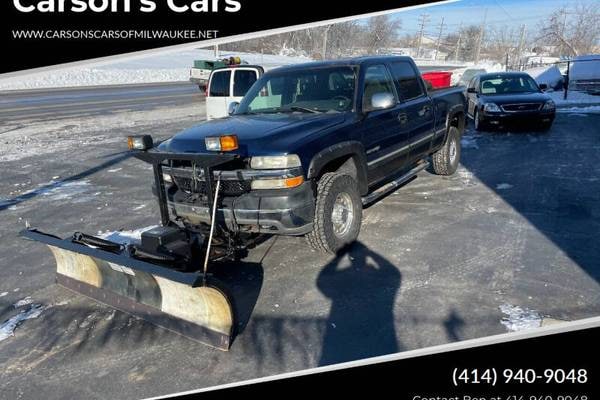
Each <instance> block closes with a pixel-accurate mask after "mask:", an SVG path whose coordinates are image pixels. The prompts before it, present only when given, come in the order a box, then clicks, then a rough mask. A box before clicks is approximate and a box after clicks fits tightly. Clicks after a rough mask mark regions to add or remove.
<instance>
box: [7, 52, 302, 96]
mask: <svg viewBox="0 0 600 400" xmlns="http://www.w3.org/2000/svg"><path fill="white" fill-rule="evenodd" d="M286 52H287V53H289V54H281V55H271V54H254V53H243V52H220V54H219V58H228V57H231V56H239V57H240V58H241V59H242V60H243V61H245V62H247V63H249V64H258V65H262V66H263V67H265V69H266V70H268V69H272V68H275V67H278V66H282V65H288V64H294V63H300V62H307V61H310V58H308V57H306V56H305V55H302V54H295V53H297V52H295V51H293V49H287V50H286ZM286 52H284V53H286ZM200 59H207V60H214V59H215V55H214V51H213V50H205V49H204V50H203V49H194V50H183V51H179V52H175V53H167V54H158V55H153V56H147V57H140V58H137V59H133V60H128V61H122V62H113V63H110V64H103V65H96V66H92V67H75V68H68V69H60V70H56V71H51V72H44V73H38V74H31V75H26V76H22V77H15V78H6V79H0V90H21V89H34V88H51V87H73V86H95V85H123V84H132V83H155V82H178V81H187V80H188V79H189V77H190V68H191V67H192V65H193V63H194V60H200Z"/></svg>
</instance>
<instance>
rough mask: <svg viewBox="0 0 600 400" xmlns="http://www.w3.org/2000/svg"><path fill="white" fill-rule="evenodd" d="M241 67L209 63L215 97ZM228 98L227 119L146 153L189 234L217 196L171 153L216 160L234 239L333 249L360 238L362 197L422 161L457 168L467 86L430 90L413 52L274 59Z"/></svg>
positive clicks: (204, 220) (223, 216)
mask: <svg viewBox="0 0 600 400" xmlns="http://www.w3.org/2000/svg"><path fill="white" fill-rule="evenodd" d="M239 71H245V72H246V70H242V69H237V68H234V69H224V70H221V71H214V72H213V74H212V77H211V81H212V85H213V87H212V89H211V90H215V91H217V85H216V82H217V79H218V80H219V82H223V83H222V84H219V85H218V87H219V88H220V89H219V90H218V93H219V94H222V95H227V94H229V95H231V94H234V95H235V94H236V92H235V82H234V81H232V80H231V79H232V78H231V77H232V76H235V74H236V73H238V72H239ZM250 72H251V71H248V73H250ZM254 72H257V71H254ZM222 97H225V96H222ZM208 99H210V96H209V98H208ZM231 104H232V105H231V106H230V111H231V116H228V117H225V118H221V119H215V120H212V121H208V122H204V123H201V124H199V125H196V126H194V127H192V128H190V129H187V130H186V131H184V132H182V133H179V134H177V135H175V136H174V137H172V138H171V139H168V140H166V141H165V142H163V143H161V144H160V145H159V146H158V147H157V148H156V149H152V150H148V152H149V153H152V154H151V155H153V156H155V157H160V158H161V159H164V160H165V163H166V164H165V165H163V168H162V171H163V173H164V182H165V184H166V185H167V187H166V195H167V198H166V201H167V203H168V204H167V205H166V207H165V209H166V210H169V213H168V214H169V215H168V216H167V217H165V219H168V218H171V219H172V220H173V221H177V224H179V225H180V226H184V227H185V229H186V230H188V231H189V232H199V231H202V227H203V226H204V227H206V226H207V225H208V224H209V223H210V221H211V217H210V215H209V212H208V210H209V205H208V204H207V201H209V200H207V199H210V198H212V196H213V194H212V193H207V192H206V187H207V185H206V184H204V181H203V179H206V177H204V176H202V175H201V174H200V173H199V172H198V171H197V168H196V167H195V165H194V163H193V162H190V161H187V162H180V161H169V157H170V156H173V155H181V154H183V155H185V157H186V159H188V160H193V159H194V157H203V159H206V163H208V164H210V163H212V165H218V168H217V167H215V168H216V170H215V171H214V177H215V179H219V180H221V181H222V185H221V187H222V189H221V191H220V192H219V193H218V196H217V198H218V199H219V203H218V209H217V211H216V212H217V218H218V220H219V221H220V223H219V224H220V226H221V228H220V229H221V230H222V231H223V232H228V234H229V235H230V237H231V238H235V237H236V235H239V234H240V233H268V234H279V235H306V236H307V238H308V242H309V243H310V245H311V246H313V247H314V248H316V249H319V250H322V251H325V252H332V253H333V252H336V251H337V250H339V249H340V248H342V247H343V246H345V245H347V244H349V243H351V242H353V241H354V240H355V239H356V238H357V236H358V233H359V230H360V226H361V219H362V207H363V204H369V203H372V202H373V201H375V200H376V199H378V198H380V197H381V196H383V195H385V194H387V193H389V192H390V191H392V190H395V189H397V188H398V187H399V186H400V185H401V184H403V183H405V182H407V181H408V180H410V179H411V178H413V177H415V176H416V174H417V173H418V172H419V171H422V170H423V169H425V168H426V167H427V166H428V165H429V158H431V162H432V165H433V171H434V172H435V173H437V174H439V175H451V174H453V173H454V172H455V171H456V169H457V167H458V163H459V160H460V153H461V152H460V143H461V141H460V139H461V135H462V132H463V130H464V126H465V107H466V101H465V97H464V88H462V87H458V88H448V89H440V90H437V91H435V92H432V93H428V92H427V90H426V88H425V84H424V81H423V80H422V78H421V76H420V74H419V72H418V69H417V67H416V65H415V63H414V62H413V60H412V59H411V58H409V57H364V58H356V59H346V60H338V61H328V62H315V63H308V64H300V65H292V66H285V67H280V68H277V69H274V70H271V71H269V72H267V73H265V74H264V75H263V76H262V77H261V78H260V79H259V80H258V81H257V82H256V83H255V84H254V85H253V86H252V87H251V88H250V90H249V91H248V93H247V94H246V95H245V96H244V98H243V99H242V100H241V103H240V104H237V103H235V102H232V103H231ZM148 142H149V143H150V142H151V141H150V140H148ZM211 157H212V158H215V160H214V162H213V161H211V160H212V159H211ZM223 157H230V158H228V159H227V160H229V161H227V160H226V161H219V160H220V159H221V158H223ZM219 163H221V164H219ZM211 175H212V173H211ZM209 187H210V186H209ZM217 190H218V189H217ZM231 242H232V243H235V239H232V241H231Z"/></svg>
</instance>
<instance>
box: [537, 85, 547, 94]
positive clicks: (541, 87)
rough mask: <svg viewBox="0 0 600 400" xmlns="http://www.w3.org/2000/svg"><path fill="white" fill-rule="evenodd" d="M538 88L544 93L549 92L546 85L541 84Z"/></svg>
mask: <svg viewBox="0 0 600 400" xmlns="http://www.w3.org/2000/svg"><path fill="white" fill-rule="evenodd" d="M538 86H539V87H540V90H541V91H542V92H543V91H546V90H548V85H546V84H545V83H540V84H539V85H538Z"/></svg>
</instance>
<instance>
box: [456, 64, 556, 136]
mask: <svg viewBox="0 0 600 400" xmlns="http://www.w3.org/2000/svg"><path fill="white" fill-rule="evenodd" d="M545 89H546V85H544V84H541V85H539V86H538V84H537V83H536V82H535V80H534V79H533V78H532V77H531V76H530V75H528V74H526V73H524V72H496V73H489V74H481V75H477V76H476V77H474V78H473V79H472V80H471V82H470V83H469V86H467V100H468V110H467V112H468V116H469V117H471V118H473V122H474V124H475V129H476V130H485V129H488V128H492V127H500V126H507V125H511V124H514V125H525V124H527V125H533V126H534V127H535V128H538V129H540V130H544V131H546V130H548V129H550V127H551V126H552V122H553V121H554V116H555V113H556V105H555V104H554V101H552V99H551V98H550V96H548V95H547V94H546V93H544V92H543V90H545Z"/></svg>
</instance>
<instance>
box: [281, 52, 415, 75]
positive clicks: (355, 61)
mask: <svg viewBox="0 0 600 400" xmlns="http://www.w3.org/2000/svg"><path fill="white" fill-rule="evenodd" d="M389 61H411V62H412V59H411V58H410V57H407V56H364V57H352V58H341V59H339V60H327V61H313V62H307V63H300V64H290V65H285V66H282V67H279V68H276V69H273V70H272V71H277V72H282V71H296V70H302V69H307V68H325V67H344V66H360V65H362V64H367V63H368V64H371V63H374V62H389Z"/></svg>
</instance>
